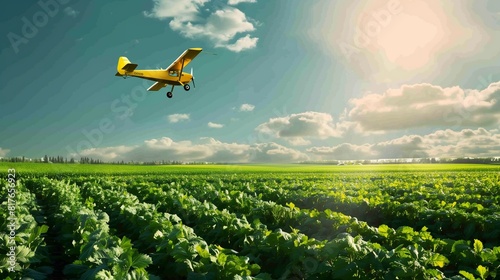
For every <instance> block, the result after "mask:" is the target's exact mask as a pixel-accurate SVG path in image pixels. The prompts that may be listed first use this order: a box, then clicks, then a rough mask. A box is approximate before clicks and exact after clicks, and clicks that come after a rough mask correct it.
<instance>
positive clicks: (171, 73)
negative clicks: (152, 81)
mask: <svg viewBox="0 0 500 280" xmlns="http://www.w3.org/2000/svg"><path fill="white" fill-rule="evenodd" d="M168 74H169V75H170V76H172V77H177V76H178V75H177V71H169V72H168Z"/></svg>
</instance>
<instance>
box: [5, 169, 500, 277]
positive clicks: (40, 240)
mask: <svg viewBox="0 0 500 280" xmlns="http://www.w3.org/2000/svg"><path fill="white" fill-rule="evenodd" d="M0 169H1V170H3V171H2V174H4V175H3V176H4V178H5V180H3V183H2V184H3V185H2V188H1V190H0V195H1V200H0V201H1V202H2V208H1V209H0V216H1V217H2V220H1V221H2V222H1V224H2V230H1V231H0V240H2V242H3V245H2V246H1V247H0V253H1V255H0V261H1V262H0V277H1V278H2V279H19V278H22V277H27V278H33V279H52V278H65V279H445V278H451V279H489V278H496V276H497V274H498V271H499V267H500V206H499V205H500V173H499V171H500V166H498V165H469V164H467V165H466V164H449V165H446V164H399V165H398V164H393V165H353V166H348V165H346V166H329V165H321V166H318V165H229V166H226V165H193V166H190V165H182V166H176V165H167V166H159V165H158V166H134V165H79V164H73V165H71V164H68V165H65V164H28V163H17V164H16V163H0ZM9 169H14V170H15V176H13V175H11V176H9V175H8V173H9V172H8V170H9ZM10 173H11V174H13V172H12V170H11V172H10ZM14 177H15V178H14ZM9 178H11V183H9V181H8V180H9ZM14 181H15V183H14ZM9 197H10V198H11V200H9V199H8V198H9ZM13 217H14V218H15V221H16V226H15V228H10V227H9V226H10V224H11V221H12V220H13V219H14V218H13ZM11 236H12V238H11ZM11 264H12V265H13V266H12V270H14V271H13V272H9V269H10V268H11ZM499 277H500V276H499Z"/></svg>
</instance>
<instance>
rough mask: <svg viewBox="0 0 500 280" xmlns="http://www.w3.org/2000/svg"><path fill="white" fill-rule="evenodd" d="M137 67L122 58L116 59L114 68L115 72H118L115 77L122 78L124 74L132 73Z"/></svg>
mask: <svg viewBox="0 0 500 280" xmlns="http://www.w3.org/2000/svg"><path fill="white" fill-rule="evenodd" d="M136 67H137V64H133V63H131V62H130V60H128V58H126V57H124V56H120V58H118V65H117V66H116V71H118V72H117V73H116V74H115V76H123V75H124V74H125V73H126V72H132V71H134V70H135V68H136Z"/></svg>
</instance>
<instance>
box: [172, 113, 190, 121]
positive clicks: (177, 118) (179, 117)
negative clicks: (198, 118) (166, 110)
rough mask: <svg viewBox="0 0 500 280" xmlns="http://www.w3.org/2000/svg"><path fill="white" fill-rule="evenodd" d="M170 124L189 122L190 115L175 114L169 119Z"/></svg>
mask: <svg viewBox="0 0 500 280" xmlns="http://www.w3.org/2000/svg"><path fill="white" fill-rule="evenodd" d="M167 119H168V121H169V122H170V123H177V122H180V121H189V114H173V115H169V116H168V117H167Z"/></svg>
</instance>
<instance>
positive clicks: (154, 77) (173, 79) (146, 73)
mask: <svg viewBox="0 0 500 280" xmlns="http://www.w3.org/2000/svg"><path fill="white" fill-rule="evenodd" d="M123 76H131V77H137V78H142V79H148V80H151V81H155V82H162V83H165V84H168V85H183V84H187V83H189V82H190V81H191V78H192V76H191V74H189V73H186V72H182V74H181V78H180V80H179V76H178V75H177V71H171V72H169V71H166V70H134V71H132V72H125V73H123Z"/></svg>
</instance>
